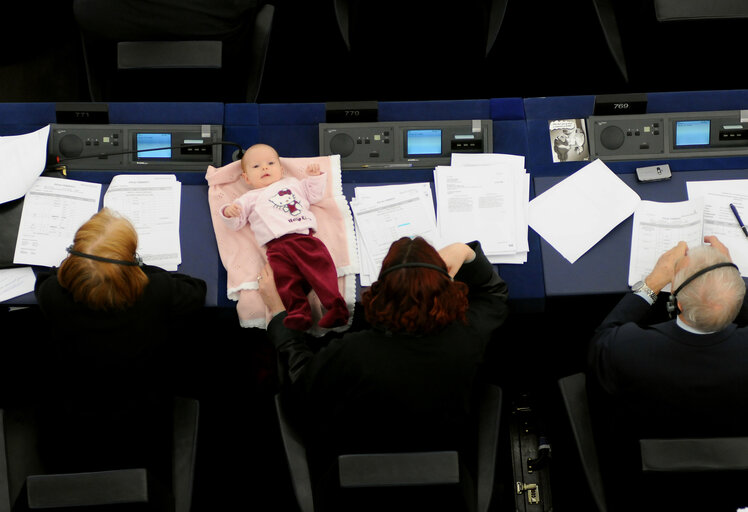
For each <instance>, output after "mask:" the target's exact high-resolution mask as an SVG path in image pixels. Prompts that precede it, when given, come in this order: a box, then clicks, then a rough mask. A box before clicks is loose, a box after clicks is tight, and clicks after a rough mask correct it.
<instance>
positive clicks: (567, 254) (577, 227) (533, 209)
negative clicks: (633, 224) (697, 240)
mask: <svg viewBox="0 0 748 512" xmlns="http://www.w3.org/2000/svg"><path fill="white" fill-rule="evenodd" d="M640 201H641V199H640V198H639V195H638V194H637V193H636V192H634V191H633V190H632V189H631V187H629V186H628V185H626V183H624V182H623V180H621V178H619V177H618V176H616V175H615V173H613V171H611V170H610V169H609V168H608V166H606V165H605V164H604V163H603V162H602V161H601V160H599V159H598V160H594V161H593V162H591V163H589V164H587V165H585V166H584V167H582V168H581V169H579V170H578V171H577V172H575V173H574V174H572V175H571V176H568V177H566V178H564V179H563V180H562V181H560V182H559V183H557V184H556V185H554V186H553V187H551V188H550V189H548V190H546V191H545V192H543V193H542V194H540V195H539V196H537V197H536V198H534V199H533V200H532V201H530V210H529V222H530V227H532V228H533V229H534V230H535V231H536V232H537V233H538V234H539V235H540V236H542V237H543V238H544V239H545V240H546V241H547V242H548V243H549V244H551V245H552V246H553V247H554V248H555V249H556V250H557V251H558V252H559V253H561V255H562V256H563V257H564V258H566V259H567V260H568V261H569V262H570V263H574V262H575V261H576V260H577V259H579V258H580V257H581V256H582V255H583V254H584V253H586V252H587V251H588V250H590V249H591V248H592V247H594V245H595V244H597V243H598V242H599V241H600V240H602V238H603V237H604V236H605V235H607V234H608V233H609V232H610V231H611V230H612V229H613V228H614V227H616V226H617V225H618V224H620V223H621V222H623V221H624V220H626V219H627V218H628V217H630V216H631V215H632V214H633V213H634V210H636V207H637V206H638V204H639V202H640Z"/></svg>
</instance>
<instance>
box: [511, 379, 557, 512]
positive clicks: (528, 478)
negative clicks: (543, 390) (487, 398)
mask: <svg viewBox="0 0 748 512" xmlns="http://www.w3.org/2000/svg"><path fill="white" fill-rule="evenodd" d="M509 438H510V441H511V450H512V470H513V474H514V489H513V490H514V502H515V510H517V511H518V512H532V511H536V512H550V511H551V510H553V499H552V496H551V480H550V476H551V475H550V469H551V467H550V462H551V446H550V443H549V442H548V440H547V438H546V437H545V435H544V432H543V431H542V422H541V421H540V420H539V418H538V414H537V411H536V410H535V409H534V406H533V404H532V400H531V397H530V396H529V395H526V394H520V395H519V396H518V397H516V399H515V400H513V401H512V409H511V414H510V417H509Z"/></svg>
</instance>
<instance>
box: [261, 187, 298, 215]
mask: <svg viewBox="0 0 748 512" xmlns="http://www.w3.org/2000/svg"><path fill="white" fill-rule="evenodd" d="M269 201H270V202H271V203H273V205H275V207H276V208H280V209H281V210H283V211H284V212H286V213H288V214H290V215H294V216H296V215H300V214H301V203H299V202H298V201H297V200H296V196H295V195H294V194H293V192H291V191H290V190H289V189H287V188H284V189H281V190H279V191H278V193H277V194H275V195H274V196H273V197H271V198H270V199H269Z"/></svg>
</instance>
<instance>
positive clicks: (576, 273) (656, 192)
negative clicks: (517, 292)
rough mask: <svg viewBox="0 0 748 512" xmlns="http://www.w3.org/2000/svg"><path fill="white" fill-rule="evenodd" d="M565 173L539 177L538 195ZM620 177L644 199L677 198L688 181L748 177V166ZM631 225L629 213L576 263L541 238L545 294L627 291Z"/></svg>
mask: <svg viewBox="0 0 748 512" xmlns="http://www.w3.org/2000/svg"><path fill="white" fill-rule="evenodd" d="M565 177H566V176H560V177H559V176H556V177H549V176H546V177H542V176H541V177H536V178H534V182H535V192H536V193H537V194H538V195H539V194H541V193H543V192H545V191H546V190H548V189H549V188H551V187H552V186H553V185H555V184H556V183H558V182H560V181H561V180H562V179H563V178H565ZM619 177H620V178H621V179H622V180H623V181H624V182H625V183H626V184H627V185H629V186H630V187H631V188H632V189H633V190H634V191H635V192H636V193H637V194H639V197H641V198H642V199H646V200H651V201H660V202H675V201H684V200H686V199H688V193H687V190H686V182H688V181H705V180H725V179H745V178H748V169H727V170H706V171H680V172H674V173H673V177H672V179H671V180H669V181H661V182H656V183H639V182H638V181H636V175H634V174H619ZM632 228H633V218H632V217H629V218H628V219H626V220H625V221H624V222H622V223H621V224H619V225H618V226H616V227H615V228H614V229H613V230H612V231H611V232H610V233H608V235H606V236H605V237H604V238H603V239H602V240H601V241H600V242H599V243H597V244H596V245H595V246H594V247H593V248H592V249H590V250H589V251H588V252H587V253H585V254H584V255H583V256H582V257H580V258H579V259H578V260H577V261H576V262H575V263H574V264H571V263H569V262H568V261H567V260H566V259H565V258H564V257H563V256H561V254H560V253H559V252H558V251H556V250H555V249H554V248H553V247H552V246H551V245H550V244H549V243H548V242H546V241H545V240H542V239H541V242H540V247H541V252H542V255H543V276H544V279H545V293H546V295H547V296H548V297H554V296H568V295H596V294H608V293H623V292H625V291H627V290H628V289H629V287H628V272H629V259H630V254H631V232H632Z"/></svg>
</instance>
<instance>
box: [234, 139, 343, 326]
mask: <svg viewBox="0 0 748 512" xmlns="http://www.w3.org/2000/svg"><path fill="white" fill-rule="evenodd" d="M306 174H307V176H308V177H307V178H305V179H303V180H298V179H296V178H294V177H290V176H284V170H283V166H282V165H281V163H280V159H279V157H278V153H277V151H275V149H274V148H272V147H271V146H268V145H266V144H255V145H254V146H251V147H250V148H249V149H247V151H246V152H245V154H244V156H243V157H242V178H243V179H244V181H245V182H246V183H247V184H248V185H249V186H250V187H251V190H249V191H248V192H246V193H245V194H243V195H242V196H241V197H239V198H238V199H237V200H236V201H234V202H233V203H229V204H226V205H223V206H222V207H221V209H220V214H221V217H222V218H223V219H224V221H225V222H226V223H227V224H228V225H229V226H230V227H231V229H234V230H239V229H241V228H243V227H244V226H245V225H247V224H249V226H250V228H251V229H252V232H253V233H254V235H255V238H256V240H257V243H258V244H259V245H260V246H264V247H265V250H266V256H267V260H268V263H269V264H270V266H271V268H272V269H273V275H274V277H275V284H276V287H277V288H278V292H279V293H280V296H281V299H282V300H283V304H284V306H285V307H286V310H287V311H288V315H287V316H286V318H285V319H284V325H286V327H288V328H290V329H296V330H300V331H305V330H307V329H309V328H310V327H311V326H312V312H311V307H310V305H309V301H308V299H307V293H308V291H309V289H310V288H311V289H313V290H314V291H315V292H316V293H317V296H318V297H319V300H320V302H321V304H322V305H323V306H324V307H325V309H326V310H327V313H326V314H325V315H324V316H323V317H322V318H321V319H320V320H319V322H318V325H319V326H320V327H323V328H332V327H338V326H342V325H345V324H346V323H347V322H348V315H349V313H348V307H347V306H346V302H345V300H344V299H343V296H342V295H341V294H340V291H339V289H338V279H337V271H336V268H335V264H334V263H333V260H332V257H331V256H330V253H329V251H328V250H327V247H326V246H325V245H324V244H323V243H322V242H321V241H320V240H319V239H318V238H316V237H315V236H314V232H315V231H316V229H317V220H316V218H315V216H314V214H313V213H312V212H311V211H310V210H309V206H310V204H314V203H316V202H318V201H320V200H321V199H322V198H323V197H324V192H325V186H326V183H327V181H326V179H325V177H324V175H323V174H322V173H321V172H320V169H319V166H318V165H310V166H308V167H307V169H306ZM258 279H259V277H258Z"/></svg>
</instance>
